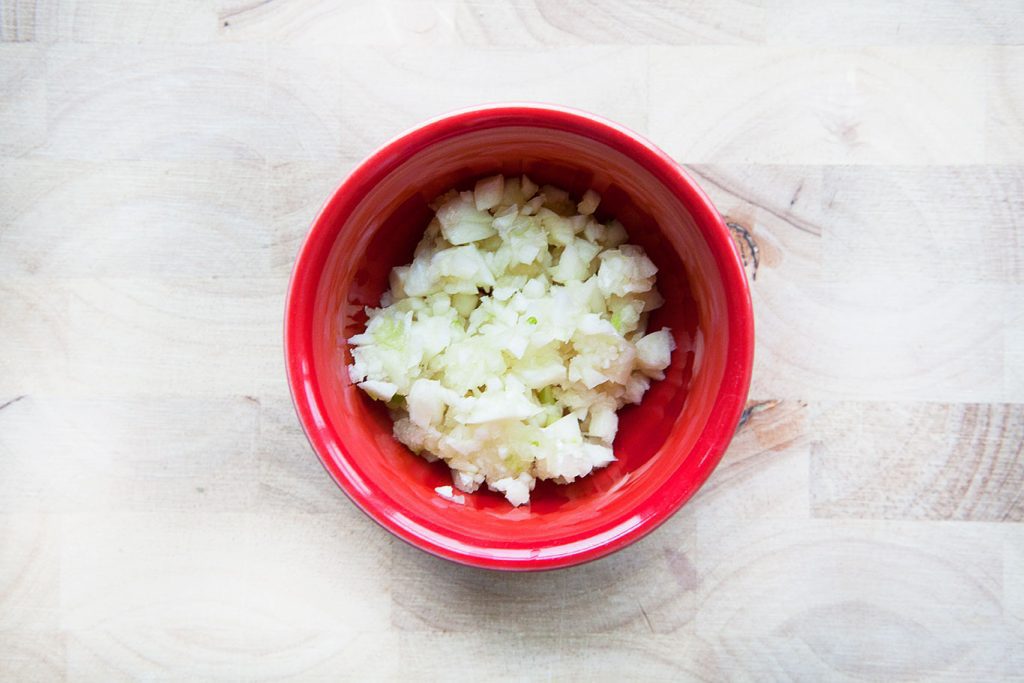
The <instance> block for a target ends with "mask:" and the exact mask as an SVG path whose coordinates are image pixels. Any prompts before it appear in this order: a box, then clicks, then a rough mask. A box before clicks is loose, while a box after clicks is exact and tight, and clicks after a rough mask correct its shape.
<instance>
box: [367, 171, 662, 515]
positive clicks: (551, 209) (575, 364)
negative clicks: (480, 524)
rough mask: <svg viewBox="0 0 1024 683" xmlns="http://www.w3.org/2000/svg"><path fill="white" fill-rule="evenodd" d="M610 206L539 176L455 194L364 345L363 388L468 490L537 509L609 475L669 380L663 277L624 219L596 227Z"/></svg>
mask: <svg viewBox="0 0 1024 683" xmlns="http://www.w3.org/2000/svg"><path fill="white" fill-rule="evenodd" d="M599 202H600V197H599V195H598V194H597V193H596V192H594V191H592V190H590V191H588V192H587V193H586V194H585V195H584V196H583V198H582V200H581V201H580V202H579V203H578V204H576V203H573V202H572V201H571V199H570V197H569V194H568V193H567V192H565V191H564V190H560V189H558V188H555V187H551V186H548V185H545V186H543V187H538V186H537V185H536V184H534V183H533V182H531V181H530V179H529V178H527V177H526V176H522V177H521V178H514V177H510V178H505V177H502V176H500V175H498V176H493V177H490V178H485V179H483V180H480V181H479V182H477V184H476V187H475V189H474V190H473V191H472V192H468V191H467V192H456V191H451V192H448V193H446V194H444V195H442V196H441V197H439V198H438V199H437V200H436V201H435V202H434V204H432V206H431V208H433V209H434V210H435V211H436V216H435V218H434V219H433V220H432V221H431V222H430V225H429V226H428V227H427V231H426V234H425V235H424V236H423V239H422V240H421V241H420V243H419V245H418V246H417V247H416V254H415V258H414V259H413V261H412V263H410V264H409V265H405V266H400V267H397V268H394V269H393V270H392V271H391V276H390V285H391V286H390V289H389V290H388V291H387V292H386V293H385V294H384V296H383V297H382V298H381V302H380V308H368V309H367V310H366V313H367V315H368V316H369V319H368V321H367V324H366V330H365V331H364V332H363V333H362V334H357V335H356V336H354V337H352V338H351V339H349V342H350V344H351V352H352V358H353V363H352V364H351V365H350V366H349V368H348V370H349V376H350V378H351V380H352V381H353V382H354V383H357V384H358V385H359V387H360V388H361V389H362V390H363V391H365V392H366V393H367V394H369V395H370V396H372V397H373V398H375V399H378V400H380V401H386V402H387V404H388V406H389V407H390V408H391V410H392V415H393V417H394V420H395V425H394V434H395V437H397V438H398V440H399V441H401V442H402V443H404V444H405V445H407V446H408V447H409V448H411V449H412V450H413V451H415V452H416V453H419V454H420V455H422V456H423V457H425V458H426V459H428V460H431V461H433V460H437V459H438V458H440V459H443V460H444V461H445V462H446V463H447V464H448V466H449V467H450V468H451V473H452V483H453V485H454V486H455V488H457V489H459V490H461V491H464V492H467V493H472V492H474V491H476V490H477V488H478V487H479V486H480V485H481V484H486V485H487V486H488V487H489V488H490V489H491V490H493V491H498V492H500V493H502V494H504V496H505V497H506V498H507V499H508V501H509V502H510V503H512V504H513V505H522V504H524V503H527V502H528V501H529V499H530V491H532V490H533V487H534V484H535V483H536V481H537V480H538V479H553V480H555V481H556V482H558V483H568V482H571V481H573V480H575V479H577V478H579V477H583V476H586V475H587V474H589V473H590V472H591V471H592V470H594V469H595V468H599V467H603V466H605V465H607V464H609V463H610V462H612V461H613V460H615V455H614V452H613V449H612V444H613V442H614V440H615V434H616V431H617V430H618V416H617V414H616V411H617V410H618V409H619V408H621V407H622V406H623V405H625V404H627V403H639V402H640V400H641V398H642V397H643V395H644V392H646V391H647V389H648V387H649V386H650V384H651V381H652V380H657V379H661V378H663V377H664V370H665V368H667V367H668V365H669V361H670V358H671V354H672V351H673V349H674V348H675V343H674V341H673V339H672V336H671V334H670V332H669V330H668V329H667V328H666V329H662V330H659V331H656V332H652V333H647V331H646V327H647V317H648V313H649V312H650V311H651V310H653V309H655V308H658V307H659V306H661V305H662V303H663V299H662V298H661V296H660V295H659V294H658V291H657V289H656V288H655V273H657V268H656V267H655V266H654V264H653V263H652V262H651V260H650V259H649V258H648V257H647V255H646V254H645V253H644V251H643V249H641V248H640V247H637V246H634V245H630V244H627V243H626V240H627V235H626V230H625V229H624V228H623V226H622V224H621V223H619V222H618V221H616V220H611V221H609V222H607V223H602V222H600V221H598V220H597V219H596V218H595V217H594V211H595V210H596V209H597V207H598V204H599ZM442 488H445V489H446V490H445V491H444V492H442V493H444V494H448V495H446V496H445V498H447V499H448V500H453V501H455V502H459V501H461V496H459V497H456V496H453V495H451V489H448V488H447V487H442Z"/></svg>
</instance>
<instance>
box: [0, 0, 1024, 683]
mask: <svg viewBox="0 0 1024 683" xmlns="http://www.w3.org/2000/svg"><path fill="white" fill-rule="evenodd" d="M0 40H2V43H0V679H2V680H11V681H34V680H38V681H52V680H61V679H67V680H73V681H117V680H150V681H163V680H180V681H193V680H231V681H236V680H245V681H249V680H338V679H351V680H380V679H399V678H401V679H418V680H474V681H479V680H508V679H512V680H528V679H530V680H558V681H562V680H594V679H597V680H622V679H623V678H638V679H640V678H642V679H644V680H672V681H678V680H690V679H692V680H708V681H718V680H808V681H818V680H858V681H862V680H879V681H891V680H918V679H921V680H978V681H993V680H1001V679H1006V680H1024V454H1022V443H1024V47H1022V45H1024V3H1021V2H1019V0H992V1H989V2H983V1H981V0H972V1H969V2H952V1H942V2H934V1H931V0H927V1H926V0H897V1H895V2H892V1H888V0H887V1H882V0H869V1H868V2H844V1H840V0H827V1H825V2H801V1H799V0H749V1H748V2H744V1H742V0H726V1H725V2H721V3H718V2H699V1H698V2H671V1H666V0H657V1H644V0H624V1H612V0H570V1H568V2H562V1H561V0H513V1H512V2H500V1H499V0H466V1H463V0H438V1H437V2H420V1H404V0H401V1H400V0H388V1H384V2H375V1H372V0H355V1H352V2H344V3H342V2H337V3H336V2H316V1H313V0H287V1H286V0H273V1H264V2H241V1H238V2H228V1H226V0H209V1H207V0H182V1H180V2H158V1H157V0H144V1H137V2H128V1H124V2H113V1H111V0H103V1H96V2H84V1H75V0H38V1H32V0H4V1H3V2H0ZM515 99H526V100H541V101H555V102H560V103H564V104H568V105H575V106H579V107H582V108H585V109H588V110H592V111H594V112H597V113H600V114H603V115H605V116H607V117H610V118H612V119H615V120H618V121H620V122H622V123H624V124H626V125H629V126H631V127H633V128H635V129H637V130H639V131H641V132H643V133H645V134H647V135H649V136H650V137H651V138H652V139H653V140H654V141H655V142H656V143H657V144H659V145H661V146H662V147H663V148H664V149H666V150H667V151H668V152H669V153H670V154H672V155H673V156H674V157H675V158H677V159H678V160H679V161H681V162H683V163H684V164H686V165H687V167H688V168H689V169H690V170H691V171H692V173H693V174H694V176H695V177H696V178H697V179H698V180H699V182H701V183H702V185H703V186H704V187H705V188H706V189H707V191H708V192H709V194H710V195H711V196H712V198H713V199H714V200H715V202H716V203H717V206H718V207H719V208H720V210H721V211H722V213H723V214H724V215H725V216H727V217H728V219H729V220H730V221H732V222H735V223H737V224H739V225H741V226H744V227H745V228H747V229H748V230H749V231H750V232H751V233H752V235H753V238H754V240H755V241H756V242H757V244H758V246H759V248H760V255H761V265H760V268H759V270H758V272H757V279H756V281H755V282H754V283H753V295H754V305H755V312H756V316H757V335H758V342H757V360H756V369H755V375H754V383H753V388H752V394H751V397H750V398H751V402H752V403H751V406H752V411H751V415H750V419H749V421H748V422H747V423H746V424H745V425H744V427H743V428H742V429H741V431H740V432H739V434H738V436H737V438H736V440H735V442H734V443H733V445H732V447H731V448H730V450H729V452H728V454H727V455H726V457H725V459H724V461H723V462H722V465H721V467H720V468H719V469H718V470H717V471H716V472H715V474H714V475H713V476H712V478H711V479H710V481H709V482H708V484H707V486H706V487H705V488H704V489H703V490H702V491H701V492H700V493H699V494H698V495H697V496H696V498H695V499H694V500H693V501H692V502H691V503H690V504H688V505H687V506H686V507H685V508H684V509H683V510H682V511H681V512H680V513H679V514H677V515H676V516H675V517H673V518H672V520H671V521H670V522H668V523H667V524H666V525H664V526H663V527H662V528H661V529H659V530H658V531H657V532H655V533H654V534H652V535H651V536H649V537H648V538H647V539H645V540H643V541H641V542H640V543H638V544H636V545H635V546H633V547H631V548H629V549H627V550H626V551H624V552H621V553H619V554H617V555H614V556H612V557H610V558H607V559H605V560H602V561H599V562H596V563H593V564H590V565H587V566H584V567H580V568H576V569H571V570H566V571H559V572H554V573H548V574H541V575H529V576H520V575H516V576H512V575H501V574H495V573H489V572H484V571H477V570H472V569H467V568H462V567H457V566H454V565H451V564H448V563H445V562H443V561H440V560H436V559H434V558H431V557H429V556H426V555H424V554H422V553H420V552H419V551H416V550H414V549H412V548H410V547H407V546H406V545H404V544H402V543H401V542H397V541H396V540H394V539H393V538H391V537H390V536H389V535H387V534H386V533H385V532H384V531H382V530H381V529H380V528H378V527H377V526H376V525H374V524H373V523H372V522H370V521H369V520H368V519H367V518H365V517H364V516H363V515H362V514H361V513H360V512H359V511H358V510H356V509H355V508H354V507H353V505H352V504H351V503H349V502H348V500H347V499H346V498H345V497H344V496H343V495H342V494H341V493H340V492H339V491H338V490H337V489H336V487H335V486H334V485H333V484H332V483H331V482H330V480H329V479H328V477H327V475H326V474H325V473H324V472H323V470H322V469H321V467H320V465H319V464H318V463H317V461H316V459H315V457H314V456H313V454H312V453H311V451H310V449H309V447H308V445H307V443H306V441H305V439H304V438H303V435H302V433H301V430H300V428H299V427H298V424H297V422H296V419H295V417H294V414H293V412H292V408H291V404H290V402H289V399H288V394H287V389H286V386H285V381H284V371H283V364H282V352H281V317H282V309H283V296H284V290H285V285H286V283H287V278H288V274H289V270H290V267H291V263H292V259H293V258H294V255H295V252H296V249H297V248H298V245H299V244H300V241H301V239H302V237H303V235H304V233H305V231H306V229H307V226H308V224H309V221H310V219H311V218H312V216H313V215H314V213H315V211H316V209H317V208H318V206H319V204H320V203H321V202H322V201H323V199H324V198H325V197H326V196H327V194H328V192H329V191H330V190H331V188H332V187H333V186H334V185H335V184H336V183H337V182H338V181H339V180H340V179H341V178H343V177H344V175H345V174H346V173H347V172H348V170H349V169H351V167H352V166H353V164H354V163H356V162H357V161H358V160H359V159H360V158H362V157H363V156H364V155H366V154H367V153H368V152H369V151H371V150H372V149H373V148H374V147H375V146H376V145H379V144H380V143H382V142H383V141H385V140H386V139H387V138H389V137H391V136H392V135H394V134H395V133H397V132H398V131H400V130H402V129H403V128H405V127H407V126H409V125H411V124H413V123H416V122H417V121H419V120H421V119H423V118H425V117H428V116H432V115H435V114H438V113H441V112H443V111H445V110H447V109H450V108H454V107H458V106H463V105H468V104H473V103H478V102H485V101H493V100H515Z"/></svg>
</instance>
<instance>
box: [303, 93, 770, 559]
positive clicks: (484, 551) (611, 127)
mask: <svg viewBox="0 0 1024 683" xmlns="http://www.w3.org/2000/svg"><path fill="white" fill-rule="evenodd" d="M483 123H488V124H490V125H487V126H483V127H501V126H504V125H522V126H526V127H530V126H536V127H546V128H555V129H559V130H565V131H569V132H574V133H577V134H581V135H584V136H586V137H590V138H592V139H595V140H598V141H600V142H603V143H605V144H609V146H613V147H614V148H615V149H617V150H618V151H620V152H621V153H623V154H625V155H627V156H629V157H630V158H631V159H633V160H634V161H636V162H637V163H639V164H640V165H641V166H643V167H644V168H645V169H647V170H648V171H649V172H651V173H652V175H654V176H655V177H656V178H658V179H659V181H660V182H662V183H663V184H665V186H666V187H667V188H668V189H669V190H670V191H671V192H672V194H674V195H675V196H676V197H677V198H678V199H679V200H680V201H681V202H683V203H684V204H685V205H686V206H687V207H689V208H690V210H691V213H692V214H693V216H694V220H695V221H696V222H697V223H698V224H701V225H704V226H707V229H706V230H705V233H706V235H705V237H706V239H707V240H708V246H709V248H710V249H711V250H712V253H713V254H714V255H715V258H716V260H717V261H718V268H719V272H720V274H721V276H722V284H723V288H724V289H725V296H726V301H727V302H728V303H729V305H728V313H727V319H728V327H729V331H730V334H729V345H728V349H727V352H726V364H725V374H724V376H723V378H722V381H721V384H720V385H719V391H718V395H717V396H716V397H715V400H714V403H713V405H712V408H711V412H710V415H711V418H710V419H709V420H708V423H707V424H706V425H705V426H704V428H703V430H702V431H701V437H698V439H700V438H703V436H704V435H705V434H706V433H708V432H709V430H713V431H714V435H713V437H712V440H711V443H710V444H709V445H708V447H707V448H706V450H705V455H704V458H703V460H702V461H700V462H699V463H697V466H696V470H695V472H694V476H693V479H692V480H691V484H690V485H689V486H687V487H677V489H679V490H678V491H677V492H676V494H677V495H672V494H671V493H670V494H669V495H665V496H662V498H661V499H660V500H657V501H655V504H654V507H652V508H651V509H650V510H647V511H646V512H647V514H646V516H642V517H638V518H637V519H636V521H635V522H634V523H633V524H632V525H631V526H628V527H627V528H624V529H622V528H620V527H622V525H621V524H619V525H612V524H611V523H609V524H608V525H607V526H608V527H609V528H605V527H599V528H598V529H596V530H594V531H593V532H592V533H590V534H588V535H587V536H584V537H583V538H582V539H580V538H574V539H572V541H570V542H567V543H565V547H566V550H565V552H563V553H561V554H547V555H539V556H536V557H516V558H515V559H513V558H511V557H509V556H504V555H502V554H500V553H495V552H493V549H489V548H486V547H483V546H468V545H467V544H465V543H459V547H458V548H455V547H452V546H445V545H443V544H441V543H439V542H438V541H437V540H436V539H434V538H431V537H429V535H427V534H423V533H416V532H415V530H413V529H410V528H408V527H407V526H403V525H402V524H401V523H399V520H398V519H396V518H395V515H394V514H389V513H388V512H389V511H388V510H386V509H382V507H381V505H380V502H379V501H378V500H377V499H376V498H375V497H374V496H373V495H368V492H366V491H365V489H364V488H363V485H362V484H363V483H361V485H360V486H355V485H354V483H353V481H352V480H351V478H350V477H349V475H348V473H346V471H345V470H344V469H343V468H342V467H340V466H339V463H338V462H336V461H335V459H334V458H332V457H331V456H330V454H329V451H331V450H333V451H335V452H336V453H338V454H339V455H340V456H342V457H343V458H349V454H348V453H347V451H346V449H345V448H344V447H343V445H342V444H341V443H339V442H338V441H337V440H336V439H334V438H333V437H332V435H331V434H330V429H329V428H328V425H327V424H326V420H325V419H324V417H323V413H324V411H323V406H322V405H321V403H320V401H321V395H320V392H319V387H318V386H317V383H316V381H315V373H314V371H313V362H312V356H313V348H312V347H313V344H312V332H311V330H310V332H309V334H306V333H305V329H304V327H303V326H302V325H301V324H300V322H301V321H302V320H303V318H304V315H303V311H304V310H305V311H308V310H310V309H312V307H313V306H314V304H315V298H316V288H317V286H318V284H319V279H320V273H319V272H317V273H313V272H311V270H312V268H311V264H310V261H311V259H312V258H313V255H312V252H313V248H314V244H315V243H317V242H320V241H323V238H324V233H325V232H327V231H330V225H329V224H328V223H327V221H326V220H325V217H326V214H327V213H328V210H329V209H330V208H331V207H333V206H334V205H336V204H338V203H344V202H345V201H346V199H345V198H346V197H347V196H348V195H350V194H353V193H354V192H359V191H361V190H365V189H366V187H367V186H368V184H369V183H370V182H371V181H372V179H373V178H375V177H376V176H377V175H378V174H379V173H380V172H381V171H382V169H384V168H386V167H387V166H389V165H390V164H392V163H394V162H395V159H396V158H400V159H401V160H404V159H405V158H407V157H408V152H406V151H405V150H407V149H408V148H410V147H412V148H415V149H416V150H417V151H418V150H419V149H422V148H423V147H425V146H427V145H429V144H430V143H432V142H435V141H438V140H440V139H444V138H447V137H450V136H453V135H458V134H459V133H462V132H467V131H469V130H478V129H480V128H481V124H483ZM612 143H614V144H612ZM360 197H361V195H360ZM350 201H351V207H350V211H349V213H350V212H351V209H354V208H355V206H356V205H358V203H359V201H360V198H359V197H356V198H355V199H353V200H350ZM332 243H333V240H332ZM311 317H312V316H311V315H310V316H309V318H310V319H311ZM284 354H285V369H286V374H287V378H288V389H289V392H290V393H291V397H292V403H293V406H294V408H295V411H296V415H297V416H298V418H299V422H300V423H301V425H302V428H303V431H304V433H305V434H306V438H307V439H308V441H309V443H310V445H311V446H312V448H313V451H314V452H315V453H316V455H317V458H318V459H319V460H320V463H321V464H322V465H323V467H324V468H325V469H326V470H327V472H328V473H329V474H330V476H331V478H332V479H333V480H334V481H335V483H336V484H337V485H338V486H339V488H341V490H342V491H344V493H345V494H346V495H347V496H348V498H349V499H350V500H351V501H352V502H353V503H354V504H355V505H356V506H357V507H358V508H359V509H361V510H362V511H363V512H364V513H365V514H366V515H367V516H368V517H370V518H371V519H373V520H374V521H375V522H377V523H378V524H380V525H381V526H382V527H384V528H385V529H387V530H388V531H390V532H391V533H392V534H394V535H395V536H397V537H398V538H400V539H402V540H403V541H405V542H407V543H409V544H410V545H412V546H414V547H416V548H419V549H420V550H424V551H426V552H428V553H430V554H432V555H435V556H437V557H441V558H444V559H447V560H451V561H454V562H457V563H459V564H464V565H468V566H474V567H480V568H485V569H500V570H511V571H538V570H547V569H558V568H564V567H570V566H574V565H578V564H582V563H584V562H589V561H592V560H596V559H598V558H601V557H604V556H606V555H609V554H611V553H613V552H615V551H617V550H621V549H622V548H625V547H626V546H628V545H630V544H631V543H633V542H635V541H637V540H639V539H640V538H642V537H644V536H646V535H647V534H649V533H650V532H652V531H654V529H656V528H657V527H658V526H660V525H661V524H662V523H664V522H665V521H666V520H668V519H669V518H670V517H671V516H672V515H673V514H675V513H676V512H677V511H678V510H679V509H680V508H681V507H682V506H683V504H684V503H686V501H687V500H689V499H690V498H691V497H692V496H693V494H694V493H696V491H697V490H698V489H699V488H700V487H701V486H702V485H703V484H704V482H705V481H706V480H707V478H708V477H709V476H710V475H711V472H712V471H713V470H714V469H715V466H716V465H717V464H718V462H719V461H720V460H721V458H722V456H723V454H724V453H725V450H726V448H727V447H728V445H729V443H730V441H731V440H732V437H733V435H734V433H735V431H736V428H737V425H738V424H739V420H740V416H741V414H742V412H743V409H744V406H745V403H746V399H747V394H748V391H749V388H750V380H751V375H752V372H753V355H754V321H753V309H752V305H751V299H750V288H749V284H748V282H747V276H746V271H745V268H744V265H743V262H742V260H741V257H740V255H739V253H738V251H737V248H736V245H735V243H734V242H733V240H732V236H731V234H730V231H729V228H728V227H727V226H726V224H725V220H724V219H723V218H722V216H721V214H719V212H718V210H717V209H716V208H715V206H714V204H712V202H711V200H710V199H709V198H708V196H707V195H706V194H705V193H704V191H703V190H702V189H701V188H700V186H699V185H697V183H696V182H695V181H694V180H693V179H692V178H690V176H689V174H687V172H686V171H685V170H684V169H683V168H682V166H681V165H680V164H679V163H678V162H676V161H675V160H674V159H672V158H671V157H670V156H668V154H666V153H665V152H663V151H662V150H661V149H659V148H658V147H656V146H655V145H654V144H653V143H651V142H650V141H649V140H647V139H646V138H645V137H643V136H641V135H640V134H638V133H636V132H634V131H632V130H630V129H628V128H626V127H624V126H622V125H620V124H617V123H614V122H612V121H610V120H608V119H605V118H603V117H601V116H598V115H595V114H591V113H589V112H586V111H583V110H579V109H575V108H572V107H566V106H561V105H554V104H545V103H533V102H502V103H494V104H483V105H477V106H472V107H466V108H462V109H457V110H454V111H451V112H448V113H446V114H441V115H439V116H436V117H434V118H431V119H428V120H426V121H424V122H422V123H420V124H418V125H416V126H414V127H412V128H409V129H407V130H406V131H404V132H402V133H400V134H399V135H397V136H395V137H394V138H392V139H391V140H389V141H387V142H386V143H384V144H383V145H381V146H380V147H379V148H377V149H376V150H374V151H373V152H372V153H371V154H370V155H368V156H367V157H366V158H365V159H364V160H363V161H361V162H359V163H358V164H357V165H356V166H355V167H354V168H353V169H352V170H351V171H350V172H349V173H348V174H347V176H346V177H345V178H344V180H342V182H341V183H340V184H339V185H338V187H337V188H336V189H335V190H334V192H333V193H331V195H330V197H328V199H327V200H326V201H325V202H324V203H323V205H322V206H321V208H320V210H319V211H318V212H317V215H316V217H315V218H314V219H313V222H312V223H311V225H310V229H309V231H308V233H307V234H306V236H305V237H304V239H303V243H302V246H301V247H300V249H299V252H298V255H297V257H296V259H295V265H294V267H293V269H292V273H291V277H290V280H289V282H288V288H287V292H286V296H285V313H284ZM329 446H333V449H332V448H329ZM673 474H674V473H673ZM671 479H672V475H670V476H669V478H668V480H667V481H666V483H667V482H669V481H671ZM663 490H664V489H663V488H659V489H658V491H656V494H657V493H661V492H662V491H663ZM370 493H371V494H372V492H370ZM590 539H593V542H592V543H583V542H581V541H586V540H590ZM489 550H490V551H491V552H488V551H489Z"/></svg>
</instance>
